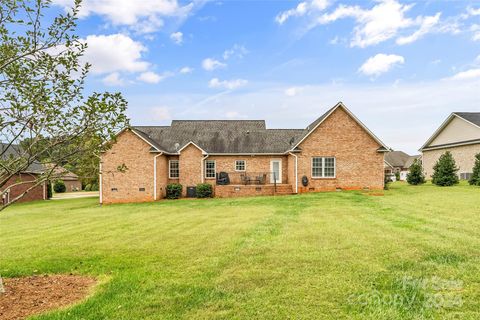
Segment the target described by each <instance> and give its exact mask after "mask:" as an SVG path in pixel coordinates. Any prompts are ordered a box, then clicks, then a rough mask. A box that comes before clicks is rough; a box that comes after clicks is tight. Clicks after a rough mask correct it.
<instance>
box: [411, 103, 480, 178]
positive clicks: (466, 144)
mask: <svg viewBox="0 0 480 320" xmlns="http://www.w3.org/2000/svg"><path fill="white" fill-rule="evenodd" d="M420 151H421V152H422V163H423V169H424V171H425V175H426V176H427V178H430V177H431V176H432V174H433V166H434V165H435V163H436V162H437V160H438V158H440V156H441V155H442V154H444V153H445V152H446V151H450V152H451V153H452V156H453V158H454V159H455V162H456V164H457V166H458V168H459V170H458V175H459V176H460V178H461V179H469V178H470V176H471V174H472V172H473V166H474V164H475V155H476V154H477V153H480V112H453V113H452V114H450V115H449V116H448V118H447V119H446V120H445V121H444V122H443V123H442V124H441V126H440V127H439V128H438V129H437V130H436V131H435V132H434V133H433V135H432V136H431V137H430V138H429V139H428V140H427V141H426V142H425V143H424V145H423V146H422V147H421V148H420Z"/></svg>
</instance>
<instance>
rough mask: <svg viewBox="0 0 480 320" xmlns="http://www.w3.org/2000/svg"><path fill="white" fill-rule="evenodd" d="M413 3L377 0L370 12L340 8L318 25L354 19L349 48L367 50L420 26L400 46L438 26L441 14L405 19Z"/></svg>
mask: <svg viewBox="0 0 480 320" xmlns="http://www.w3.org/2000/svg"><path fill="white" fill-rule="evenodd" d="M412 7H413V4H408V5H406V4H401V3H399V2H398V1H397V0H380V1H379V3H377V4H376V5H375V6H373V7H372V8H371V9H363V8H361V7H360V6H346V5H339V6H338V7H337V8H336V9H335V10H334V11H333V12H331V13H326V14H323V15H321V16H320V17H319V18H318V20H317V22H318V24H329V23H332V22H335V21H337V20H339V19H344V18H353V19H354V20H355V21H356V26H355V28H354V30H353V33H354V36H353V38H352V39H351V41H350V46H352V47H361V48H364V47H367V46H370V45H375V44H378V43H381V42H383V41H386V40H388V39H391V38H394V37H396V36H398V34H399V32H400V31H401V30H407V29H410V28H413V27H416V26H420V28H419V30H418V31H415V32H414V33H413V34H412V35H410V36H407V37H401V38H400V39H401V40H399V41H400V42H401V43H410V42H413V41H415V40H417V39H419V38H420V37H421V36H423V35H425V34H426V33H428V32H431V31H432V29H433V26H434V25H436V24H437V23H438V19H439V18H440V15H439V14H438V13H437V14H436V15H435V16H427V17H423V16H417V17H416V18H415V19H411V18H409V17H406V13H407V12H408V11H409V10H410V9H411V8H412Z"/></svg>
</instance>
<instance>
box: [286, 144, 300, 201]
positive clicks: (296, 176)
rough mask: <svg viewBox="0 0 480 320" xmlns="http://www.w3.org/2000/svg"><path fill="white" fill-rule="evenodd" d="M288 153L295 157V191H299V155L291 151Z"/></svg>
mask: <svg viewBox="0 0 480 320" xmlns="http://www.w3.org/2000/svg"><path fill="white" fill-rule="evenodd" d="M288 154H290V155H292V156H293V157H294V158H295V193H298V156H297V155H296V154H293V153H292V152H289V153H288Z"/></svg>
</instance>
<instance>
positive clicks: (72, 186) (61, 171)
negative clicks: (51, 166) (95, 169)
mask: <svg viewBox="0 0 480 320" xmlns="http://www.w3.org/2000/svg"><path fill="white" fill-rule="evenodd" d="M54 174H55V175H56V176H58V179H60V180H62V181H63V182H64V183H65V188H66V192H73V191H81V190H82V182H81V181H80V179H79V177H78V176H77V175H76V174H75V173H73V172H71V171H69V170H67V169H65V168H64V167H60V166H58V167H57V168H55V170H54Z"/></svg>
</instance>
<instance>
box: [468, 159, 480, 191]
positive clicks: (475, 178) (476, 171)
mask: <svg viewBox="0 0 480 320" xmlns="http://www.w3.org/2000/svg"><path fill="white" fill-rule="evenodd" d="M468 183H469V184H470V185H472V186H480V153H477V154H476V155H475V165H474V166H473V173H472V176H471V177H470V179H469V180H468Z"/></svg>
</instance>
